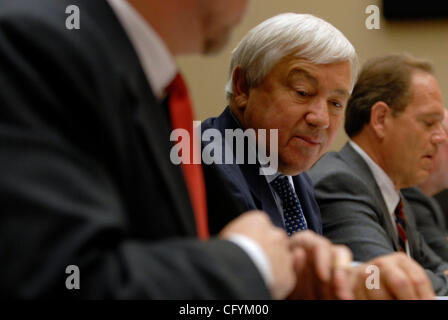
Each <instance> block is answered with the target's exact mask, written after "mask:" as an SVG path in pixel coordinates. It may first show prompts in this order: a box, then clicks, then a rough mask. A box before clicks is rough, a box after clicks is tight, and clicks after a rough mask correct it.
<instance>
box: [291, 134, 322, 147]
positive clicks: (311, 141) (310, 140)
mask: <svg viewBox="0 0 448 320" xmlns="http://www.w3.org/2000/svg"><path fill="white" fill-rule="evenodd" d="M295 138H297V139H299V140H300V141H301V142H302V143H303V144H305V145H308V146H311V147H317V146H320V145H321V144H322V139H320V138H315V137H310V136H295Z"/></svg>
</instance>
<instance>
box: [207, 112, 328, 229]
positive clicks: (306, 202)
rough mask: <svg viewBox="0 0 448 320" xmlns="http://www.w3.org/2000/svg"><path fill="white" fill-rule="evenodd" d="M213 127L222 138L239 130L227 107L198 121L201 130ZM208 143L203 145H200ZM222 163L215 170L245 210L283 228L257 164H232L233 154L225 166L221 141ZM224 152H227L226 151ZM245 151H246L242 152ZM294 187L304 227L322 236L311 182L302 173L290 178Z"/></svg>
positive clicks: (223, 145) (272, 198)
mask: <svg viewBox="0 0 448 320" xmlns="http://www.w3.org/2000/svg"><path fill="white" fill-rule="evenodd" d="M210 128H214V129H217V130H219V132H221V135H222V137H225V129H232V130H234V129H241V128H240V125H239V124H238V122H237V121H236V120H235V118H234V117H233V116H232V114H231V111H230V109H229V107H227V108H226V109H225V110H224V112H223V113H222V114H221V115H220V116H219V117H217V118H209V119H207V120H205V121H204V122H202V124H201V130H202V132H204V131H205V130H207V129H210ZM208 143H209V142H207V141H206V142H203V146H206V145H208ZM210 143H213V142H210ZM222 149H223V150H224V152H222V164H220V165H219V166H218V167H219V168H220V169H221V171H222V173H223V175H224V176H225V177H226V178H227V180H228V182H229V183H230V185H231V191H232V194H233V195H234V196H235V197H236V198H237V199H239V200H240V202H241V203H242V204H243V207H244V209H245V210H255V209H258V210H264V211H266V212H267V213H268V214H269V216H270V218H271V220H272V222H273V223H274V224H275V225H277V226H278V227H282V228H284V223H283V221H282V218H281V214H280V212H278V209H277V206H276V204H275V199H274V197H273V195H272V192H271V190H270V188H269V184H268V182H267V180H266V177H265V176H263V175H260V174H259V168H260V166H259V164H248V163H247V161H246V162H245V163H244V164H237V163H236V158H235V157H236V152H234V153H233V155H234V158H233V164H225V161H224V159H225V150H226V148H225V139H222ZM227 150H229V149H228V148H227ZM245 151H246V152H247V148H246V149H245ZM293 182H294V188H295V190H296V193H297V196H298V197H299V200H300V203H301V205H302V209H303V213H304V215H305V218H306V221H307V224H308V228H309V229H310V230H313V231H315V232H316V233H318V234H322V221H321V216H320V211H319V207H318V205H317V203H316V200H315V198H314V191H313V187H312V184H311V180H310V178H309V177H308V175H307V174H306V173H301V174H299V175H297V176H294V177H293Z"/></svg>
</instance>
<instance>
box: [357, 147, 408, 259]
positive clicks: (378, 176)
mask: <svg viewBox="0 0 448 320" xmlns="http://www.w3.org/2000/svg"><path fill="white" fill-rule="evenodd" d="M349 144H350V145H351V146H352V148H353V149H355V151H356V152H357V153H358V154H359V155H360V156H361V158H363V159H364V161H365V162H366V163H367V166H368V167H369V169H370V171H371V172H372V175H373V177H374V178H375V181H376V183H377V185H378V187H379V188H380V191H381V195H382V196H383V199H384V202H385V203H386V207H387V210H388V211H389V217H390V219H391V221H392V225H393V226H395V235H394V236H395V238H397V239H398V231H397V229H396V226H397V224H396V222H395V208H396V207H397V205H398V203H399V202H400V194H399V193H398V192H397V190H395V186H394V183H393V182H392V180H391V179H390V178H389V176H388V175H387V174H386V172H384V170H383V169H381V167H380V166H379V165H377V164H376V163H375V161H373V160H372V158H370V157H369V155H368V154H367V153H366V152H365V151H364V150H363V149H362V148H361V147H360V146H358V145H357V144H356V143H355V142H354V141H352V140H350V141H349ZM406 253H407V255H408V256H409V255H410V250H409V243H408V241H407V240H406Z"/></svg>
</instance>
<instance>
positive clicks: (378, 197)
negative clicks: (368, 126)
mask: <svg viewBox="0 0 448 320" xmlns="http://www.w3.org/2000/svg"><path fill="white" fill-rule="evenodd" d="M340 155H341V157H342V158H343V159H344V160H345V161H346V162H347V163H348V164H349V166H351V167H352V168H353V171H354V172H356V173H358V174H359V176H360V178H361V180H362V181H364V182H365V184H366V185H367V186H368V189H369V190H370V191H371V195H373V197H374V200H375V205H376V206H377V208H378V210H379V211H380V213H381V216H380V219H381V220H382V221H381V222H382V225H383V226H384V228H385V231H386V233H387V234H388V235H389V236H390V239H391V240H392V243H393V245H394V249H395V250H398V248H399V245H398V238H397V236H395V235H396V234H397V231H396V228H395V226H394V225H393V224H392V221H391V219H390V215H389V211H388V210H387V206H386V203H385V202H384V199H383V196H382V194H381V190H380V188H379V187H378V184H377V183H376V180H375V178H374V176H373V174H372V172H371V171H370V168H369V166H368V165H367V163H366V162H365V161H364V159H363V158H362V157H361V156H360V155H359V154H358V153H357V152H356V151H355V150H354V149H353V148H352V147H351V146H350V144H349V143H346V144H345V146H344V148H342V150H341V152H340Z"/></svg>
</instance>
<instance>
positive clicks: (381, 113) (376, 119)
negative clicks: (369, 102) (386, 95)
mask: <svg viewBox="0 0 448 320" xmlns="http://www.w3.org/2000/svg"><path fill="white" fill-rule="evenodd" d="M391 115H392V110H391V108H390V107H389V105H388V104H387V103H385V102H383V101H378V102H375V104H374V105H373V106H372V108H371V110H370V125H371V126H372V129H373V131H374V132H375V133H376V135H377V136H378V138H380V139H383V138H384V137H385V135H386V129H387V127H386V126H387V124H388V120H389V117H390V116H391Z"/></svg>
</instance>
